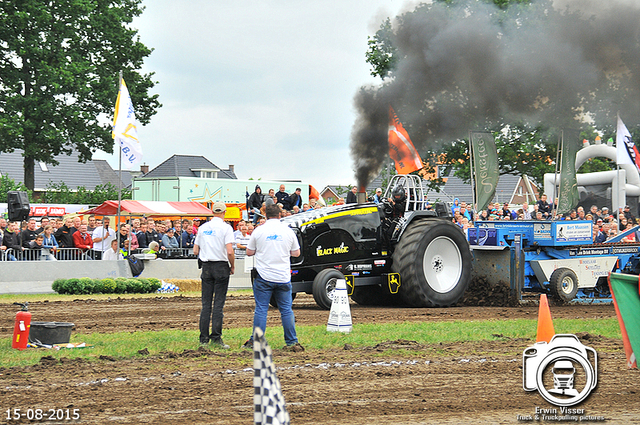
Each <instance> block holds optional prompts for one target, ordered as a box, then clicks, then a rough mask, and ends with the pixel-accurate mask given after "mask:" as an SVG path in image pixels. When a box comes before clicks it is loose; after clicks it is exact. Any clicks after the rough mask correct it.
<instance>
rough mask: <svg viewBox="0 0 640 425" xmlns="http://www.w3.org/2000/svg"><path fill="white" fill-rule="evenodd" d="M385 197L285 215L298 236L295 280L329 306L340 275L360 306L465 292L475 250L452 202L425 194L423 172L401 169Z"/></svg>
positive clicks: (446, 298) (296, 286) (443, 301)
mask: <svg viewBox="0 0 640 425" xmlns="http://www.w3.org/2000/svg"><path fill="white" fill-rule="evenodd" d="M384 199H385V201H384V202H382V203H380V204H376V203H373V202H366V203H358V204H348V205H339V206H333V207H326V208H321V209H319V210H312V211H307V212H304V213H300V214H296V215H294V216H290V217H286V218H284V219H282V221H283V222H285V223H286V224H288V225H289V226H290V227H291V228H292V229H293V230H294V231H295V232H296V234H297V235H298V239H299V241H300V250H301V251H300V257H296V258H292V260H291V268H292V275H291V283H292V292H293V296H294V297H295V293H297V292H306V293H308V294H313V297H314V299H315V301H316V303H317V304H318V305H319V306H320V307H322V308H324V309H329V308H331V302H332V298H333V291H334V289H335V286H336V283H337V281H338V279H345V280H346V283H347V289H348V290H349V294H350V295H351V298H352V299H353V300H354V301H356V302H357V303H358V304H362V305H404V306H410V307H434V306H442V307H446V306H449V305H452V304H454V303H456V302H457V301H458V300H459V299H460V298H461V297H462V295H463V294H464V292H465V290H466V288H467V286H468V284H469V279H470V275H471V252H470V250H469V244H468V242H467V240H466V238H465V235H464V233H463V232H462V230H461V229H460V228H459V227H458V226H457V225H455V224H453V223H452V222H451V214H450V210H449V208H448V207H447V206H446V205H445V204H444V203H435V204H434V206H433V207H434V208H433V209H430V208H428V206H427V205H426V202H425V200H424V192H423V188H422V184H421V178H420V177H419V176H413V175H397V176H394V177H393V178H392V180H391V183H390V185H389V186H388V188H387V191H386V193H385V196H384Z"/></svg>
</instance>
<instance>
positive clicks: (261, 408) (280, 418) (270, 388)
mask: <svg viewBox="0 0 640 425" xmlns="http://www.w3.org/2000/svg"><path fill="white" fill-rule="evenodd" d="M253 390H254V393H253V406H254V410H253V422H254V424H255V425H267V424H274V425H275V424H282V425H288V424H290V423H291V422H290V419H289V412H287V407H286V406H285V401H284V396H283V395H282V389H281V387H280V381H279V380H278V377H277V376H276V371H275V367H274V365H273V360H272V358H271V347H269V344H268V343H267V340H266V339H265V337H264V332H262V330H260V329H259V328H255V330H254V331H253Z"/></svg>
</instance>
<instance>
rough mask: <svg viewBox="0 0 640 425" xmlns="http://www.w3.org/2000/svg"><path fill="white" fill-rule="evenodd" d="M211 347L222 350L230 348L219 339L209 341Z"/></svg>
mask: <svg viewBox="0 0 640 425" xmlns="http://www.w3.org/2000/svg"><path fill="white" fill-rule="evenodd" d="M211 345H212V346H214V347H216V348H222V349H223V350H228V349H229V348H231V347H229V346H228V345H227V344H225V343H224V342H222V340H221V339H219V340H213V341H211Z"/></svg>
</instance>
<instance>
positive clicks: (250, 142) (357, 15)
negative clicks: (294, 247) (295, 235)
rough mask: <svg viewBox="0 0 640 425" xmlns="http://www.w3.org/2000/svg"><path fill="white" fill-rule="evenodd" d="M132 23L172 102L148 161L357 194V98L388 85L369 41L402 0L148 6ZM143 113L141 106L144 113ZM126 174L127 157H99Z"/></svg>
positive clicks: (151, 137)
mask: <svg viewBox="0 0 640 425" xmlns="http://www.w3.org/2000/svg"><path fill="white" fill-rule="evenodd" d="M144 4H145V6H146V9H145V11H144V13H143V14H142V16H141V17H140V18H138V19H136V20H135V21H134V26H135V27H136V28H138V29H139V34H140V37H141V40H142V42H143V43H144V44H145V45H147V46H149V47H152V48H154V49H155V50H154V52H153V53H152V54H151V56H150V57H149V58H148V59H147V60H146V61H145V66H144V68H143V71H144V72H149V71H153V72H155V73H156V74H155V80H157V81H158V82H159V84H158V85H157V86H156V87H155V88H154V89H153V93H158V94H159V95H160V102H161V103H162V104H163V106H162V108H160V110H159V111H158V113H157V114H156V115H155V116H153V117H152V120H151V123H150V124H149V125H147V126H144V127H142V126H139V127H138V136H139V139H140V142H141V144H142V150H143V155H144V159H143V162H145V163H146V164H148V165H149V166H150V167H151V168H154V167H155V166H157V165H158V164H160V163H161V162H162V161H164V160H165V159H167V158H169V157H170V156H171V155H173V154H184V155H203V156H205V157H206V158H208V159H209V160H210V161H212V162H213V163H214V164H216V165H217V166H218V167H221V168H227V167H228V165H229V164H233V165H235V172H236V175H237V176H238V178H240V179H249V178H254V179H258V178H262V179H263V180H271V179H300V180H303V181H304V182H306V183H310V184H312V185H314V186H315V187H316V188H317V189H318V190H320V189H322V188H323V187H324V186H325V185H328V184H342V185H346V184H354V183H355V182H354V177H353V176H354V173H353V164H352V161H351V158H350V156H349V142H350V134H351V128H352V125H353V123H354V120H355V112H354V108H353V101H352V100H353V96H354V94H355V93H356V91H357V90H358V89H359V87H361V86H362V85H366V84H379V83H380V80H379V79H376V78H374V77H372V76H371V75H370V66H369V64H367V63H366V62H365V52H366V50H367V36H371V35H373V34H375V31H376V30H377V29H378V28H379V26H380V23H381V22H382V21H383V19H385V18H386V17H387V16H391V17H393V16H395V15H396V14H398V13H399V12H400V11H401V10H406V8H407V7H408V6H406V5H407V3H406V2H405V1H404V0H403V1H397V0H395V1H394V0H331V1H329V0H324V1H313V0H311V1H309V0H307V1H293V0H279V1H242V2H236V1H228V0H225V1H218V0H215V1H211V0H206V1H193V0H192V1H185V0H148V1H145V2H144ZM134 107H135V105H134ZM95 157H96V158H106V159H109V162H110V164H111V165H112V166H113V167H114V168H117V165H118V161H117V156H115V155H114V156H109V155H107V154H105V153H102V152H99V153H97V154H96V156H95Z"/></svg>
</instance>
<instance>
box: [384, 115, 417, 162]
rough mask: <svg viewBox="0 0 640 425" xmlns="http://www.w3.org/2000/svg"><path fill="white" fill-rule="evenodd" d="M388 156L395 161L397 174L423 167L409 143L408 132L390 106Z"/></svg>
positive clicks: (411, 144) (414, 149)
mask: <svg viewBox="0 0 640 425" xmlns="http://www.w3.org/2000/svg"><path fill="white" fill-rule="evenodd" d="M389 156H390V157H391V159H393V160H394V162H395V163H396V172H397V173H398V174H409V173H412V172H414V171H417V170H421V169H422V167H423V165H422V159H420V155H419V154H418V152H417V151H416V148H415V146H413V143H411V139H410V138H409V133H407V130H405V129H404V126H403V125H402V123H401V122H400V120H399V119H398V116H397V115H396V113H395V111H394V110H393V108H392V107H391V106H390V107H389Z"/></svg>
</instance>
